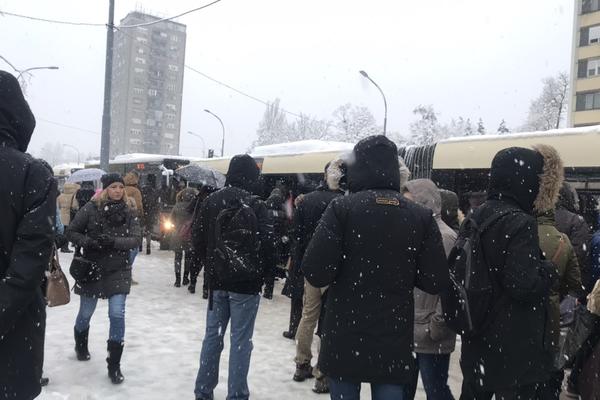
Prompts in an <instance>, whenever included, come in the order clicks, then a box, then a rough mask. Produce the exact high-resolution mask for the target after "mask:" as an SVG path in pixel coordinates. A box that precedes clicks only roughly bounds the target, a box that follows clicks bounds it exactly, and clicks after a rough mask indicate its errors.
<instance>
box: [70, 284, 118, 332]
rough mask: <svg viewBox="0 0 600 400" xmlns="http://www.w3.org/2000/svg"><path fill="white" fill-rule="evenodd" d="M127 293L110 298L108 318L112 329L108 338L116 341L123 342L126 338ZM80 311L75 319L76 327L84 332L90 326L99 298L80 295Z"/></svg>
mask: <svg viewBox="0 0 600 400" xmlns="http://www.w3.org/2000/svg"><path fill="white" fill-rule="evenodd" d="M126 298H127V295H126V294H115V295H114V296H111V297H109V298H108V318H109V319H110V330H109V335H108V339H109V340H111V341H114V342H119V343H121V342H123V339H124V338H125V299H126ZM79 299H80V302H79V313H78V314H77V319H76V320H75V329H76V330H77V331H78V332H83V331H85V330H86V329H88V328H89V327H90V320H91V319H92V315H94V311H95V310H96V304H98V298H96V297H88V296H79Z"/></svg>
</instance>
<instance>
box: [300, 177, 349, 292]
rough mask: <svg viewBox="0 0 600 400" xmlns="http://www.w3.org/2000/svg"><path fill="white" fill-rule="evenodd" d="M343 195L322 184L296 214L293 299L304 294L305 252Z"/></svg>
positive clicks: (305, 200)
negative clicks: (329, 209)
mask: <svg viewBox="0 0 600 400" xmlns="http://www.w3.org/2000/svg"><path fill="white" fill-rule="evenodd" d="M341 194H342V193H341V192H339V191H331V190H328V189H327V186H326V185H325V184H321V185H320V186H319V187H318V188H317V190H315V191H314V192H312V193H309V194H307V195H304V197H303V198H302V201H300V204H298V207H297V208H296V211H295V212H294V219H293V222H292V266H291V271H290V273H289V275H288V280H289V287H288V289H289V293H290V296H291V297H292V298H302V296H303V294H304V273H303V271H302V257H304V252H305V251H306V248H307V247H308V243H309V242H310V239H311V238H312V235H313V234H314V233H315V229H317V224H318V223H319V221H320V220H321V217H322V216H323V213H324V212H325V209H326V208H327V206H328V205H329V203H331V201H332V200H333V199H335V198H336V197H338V196H340V195H341Z"/></svg>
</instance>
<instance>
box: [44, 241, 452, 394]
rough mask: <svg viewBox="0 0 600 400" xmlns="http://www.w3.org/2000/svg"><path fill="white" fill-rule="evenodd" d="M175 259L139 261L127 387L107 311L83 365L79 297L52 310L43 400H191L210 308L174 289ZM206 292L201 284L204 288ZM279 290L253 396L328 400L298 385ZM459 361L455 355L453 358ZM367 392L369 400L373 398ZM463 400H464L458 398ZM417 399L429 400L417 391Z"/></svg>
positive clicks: (261, 339)
mask: <svg viewBox="0 0 600 400" xmlns="http://www.w3.org/2000/svg"><path fill="white" fill-rule="evenodd" d="M60 255H61V264H62V266H63V269H64V270H65V271H68V267H69V263H70V261H71V257H70V255H66V254H63V253H61V254H60ZM172 255H173V253H172V252H165V251H159V250H158V249H154V250H153V253H152V255H151V256H147V255H145V254H140V255H139V256H138V259H137V260H136V263H135V265H134V278H135V279H136V280H137V281H138V282H139V285H137V286H133V287H132V292H131V294H130V296H129V297H128V298H127V309H126V310H127V311H126V333H125V351H124V354H123V359H122V362H121V368H122V371H123V374H124V375H125V382H124V383H123V384H121V385H112V384H111V383H110V381H109V379H108V377H107V375H106V362H105V360H104V359H105V358H106V339H107V337H108V325H109V324H108V316H107V314H108V305H107V302H106V301H100V302H99V303H98V307H97V309H96V313H95V314H94V317H93V318H92V322H91V329H90V345H89V347H90V353H91V355H92V359H91V360H90V361H87V362H80V361H77V360H76V358H75V353H74V350H73V347H74V344H73V324H74V320H75V316H76V314H77V310H78V306H79V296H77V295H75V294H73V296H72V300H71V303H70V304H68V305H66V306H62V307H56V308H50V309H48V317H47V328H46V355H45V366H44V369H45V376H47V377H49V378H50V385H49V386H47V387H46V388H44V389H43V391H42V394H41V395H40V396H39V397H38V399H42V400H59V399H61V400H67V399H68V400H117V399H119V400H120V399H123V400H124V399H145V400H146V399H148V400H159V399H160V400H163V399H177V400H179V399H193V398H194V394H193V390H194V382H195V378H196V372H197V369H198V357H199V355H200V348H201V344H202V337H203V333H204V326H205V318H206V306H207V301H206V300H203V299H202V296H201V291H197V292H196V294H195V295H190V294H189V293H188V292H187V290H186V289H185V288H183V287H182V288H175V287H173V281H174V277H173V272H172V271H173V266H172V263H173V261H172V258H173V257H172ZM198 286H199V287H200V284H199V285H198ZM280 292H281V283H278V286H277V287H276V295H275V298H274V299H273V300H272V301H268V300H264V299H261V304H260V308H259V314H258V318H257V322H256V329H255V333H254V352H253V353H252V365H251V367H250V374H249V386H250V392H251V394H250V397H251V398H252V399H258V400H304V399H321V400H325V399H328V398H329V396H328V395H316V394H314V393H312V391H311V387H312V384H313V381H314V380H308V381H305V382H303V383H297V382H294V381H292V375H293V373H294V362H293V357H294V354H295V345H294V342H292V341H290V340H288V339H285V338H283V337H282V336H281V332H282V331H283V330H284V329H286V328H287V323H288V315H289V304H290V303H289V300H288V299H287V298H286V297H283V296H281V295H280V294H279V293H280ZM228 351H229V344H228V341H226V344H225V350H224V351H223V355H222V357H221V373H220V378H219V386H218V387H217V389H216V390H215V399H217V400H224V399H225V397H226V394H227V393H226V390H227V389H226V388H227V386H226V381H227V364H228V362H227V360H228V354H229V352H228ZM455 354H456V353H455ZM456 359H457V357H453V363H452V367H451V372H450V374H451V379H450V384H451V387H452V391H453V392H454V394H455V395H458V394H459V392H460V382H461V379H460V370H459V368H458V365H457V360H456ZM369 392H370V390H369V388H368V386H366V385H363V398H364V399H366V400H369V399H370V393H369ZM457 397H458V396H457ZM417 399H425V395H424V392H423V391H422V389H421V388H419V392H418V394H417Z"/></svg>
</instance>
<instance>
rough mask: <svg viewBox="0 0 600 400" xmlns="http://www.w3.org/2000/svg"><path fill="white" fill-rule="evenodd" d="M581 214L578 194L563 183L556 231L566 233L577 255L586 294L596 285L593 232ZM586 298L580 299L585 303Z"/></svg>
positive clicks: (556, 215) (556, 214)
mask: <svg viewBox="0 0 600 400" xmlns="http://www.w3.org/2000/svg"><path fill="white" fill-rule="evenodd" d="M578 213H579V199H578V197H577V192H576V191H575V189H573V187H571V185H569V183H567V182H563V184H562V187H561V188H560V192H559V196H558V202H557V204H556V212H555V219H556V229H558V231H559V232H562V233H565V234H566V235H567V236H568V237H569V240H570V241H571V244H572V245H573V248H574V249H575V254H577V261H578V262H579V268H580V269H581V280H582V283H583V285H584V287H585V291H586V293H589V292H590V291H591V290H592V288H593V287H594V284H593V282H592V278H591V270H590V268H591V266H590V248H591V246H590V243H591V240H592V232H591V229H590V226H589V225H588V223H587V222H586V221H585V219H584V218H583V217H582V216H581V215H579V214H578ZM584 299H585V296H584V297H583V298H582V299H580V300H582V302H585V301H584Z"/></svg>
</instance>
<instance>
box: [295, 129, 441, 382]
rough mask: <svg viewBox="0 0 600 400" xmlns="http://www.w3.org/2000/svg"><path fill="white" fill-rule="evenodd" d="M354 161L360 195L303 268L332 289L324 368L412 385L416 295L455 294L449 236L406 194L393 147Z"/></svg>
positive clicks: (325, 221) (325, 225)
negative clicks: (450, 283) (447, 243)
mask: <svg viewBox="0 0 600 400" xmlns="http://www.w3.org/2000/svg"><path fill="white" fill-rule="evenodd" d="M354 156H355V162H354V163H352V164H351V165H350V167H349V171H348V183H349V187H350V190H351V192H352V193H351V194H350V195H348V196H345V197H339V198H336V199H334V200H333V201H332V202H331V203H330V205H329V207H328V208H327V210H326V211H325V214H324V215H323V217H322V218H321V221H320V222H319V224H318V227H317V229H316V231H315V233H314V235H313V236H312V239H311V241H310V244H309V245H308V248H307V250H306V253H305V254H304V258H303V261H302V269H303V270H304V273H305V277H306V279H307V280H308V282H309V283H310V284H311V285H313V286H316V287H324V286H327V285H329V291H328V296H327V300H326V306H325V307H326V309H327V313H326V315H325V319H324V326H323V332H322V347H321V351H320V354H319V367H320V368H321V370H322V371H323V372H324V373H325V374H326V375H327V376H330V377H334V378H343V379H346V380H348V381H352V382H373V383H385V384H408V383H410V382H411V381H412V377H413V375H414V374H415V373H416V372H415V363H414V357H413V354H412V351H413V323H414V301H413V289H414V287H415V286H417V287H419V288H420V289H422V290H424V291H426V292H428V293H431V294H437V293H439V292H440V291H441V290H443V289H445V288H446V287H447V285H448V281H449V278H448V267H447V264H446V257H445V253H444V247H443V245H442V238H441V235H440V231H439V229H438V226H437V223H436V222H435V219H434V218H433V215H432V212H431V211H430V210H427V209H425V208H424V207H421V206H419V205H417V204H415V203H413V202H410V201H407V200H406V199H404V198H403V196H402V195H401V194H400V192H399V190H400V174H399V164H398V156H397V150H396V146H395V145H394V144H393V143H392V142H390V141H389V140H387V139H386V138H384V137H382V136H374V137H370V138H367V139H364V140H362V141H361V142H359V143H358V144H357V145H356V146H355V148H354Z"/></svg>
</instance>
